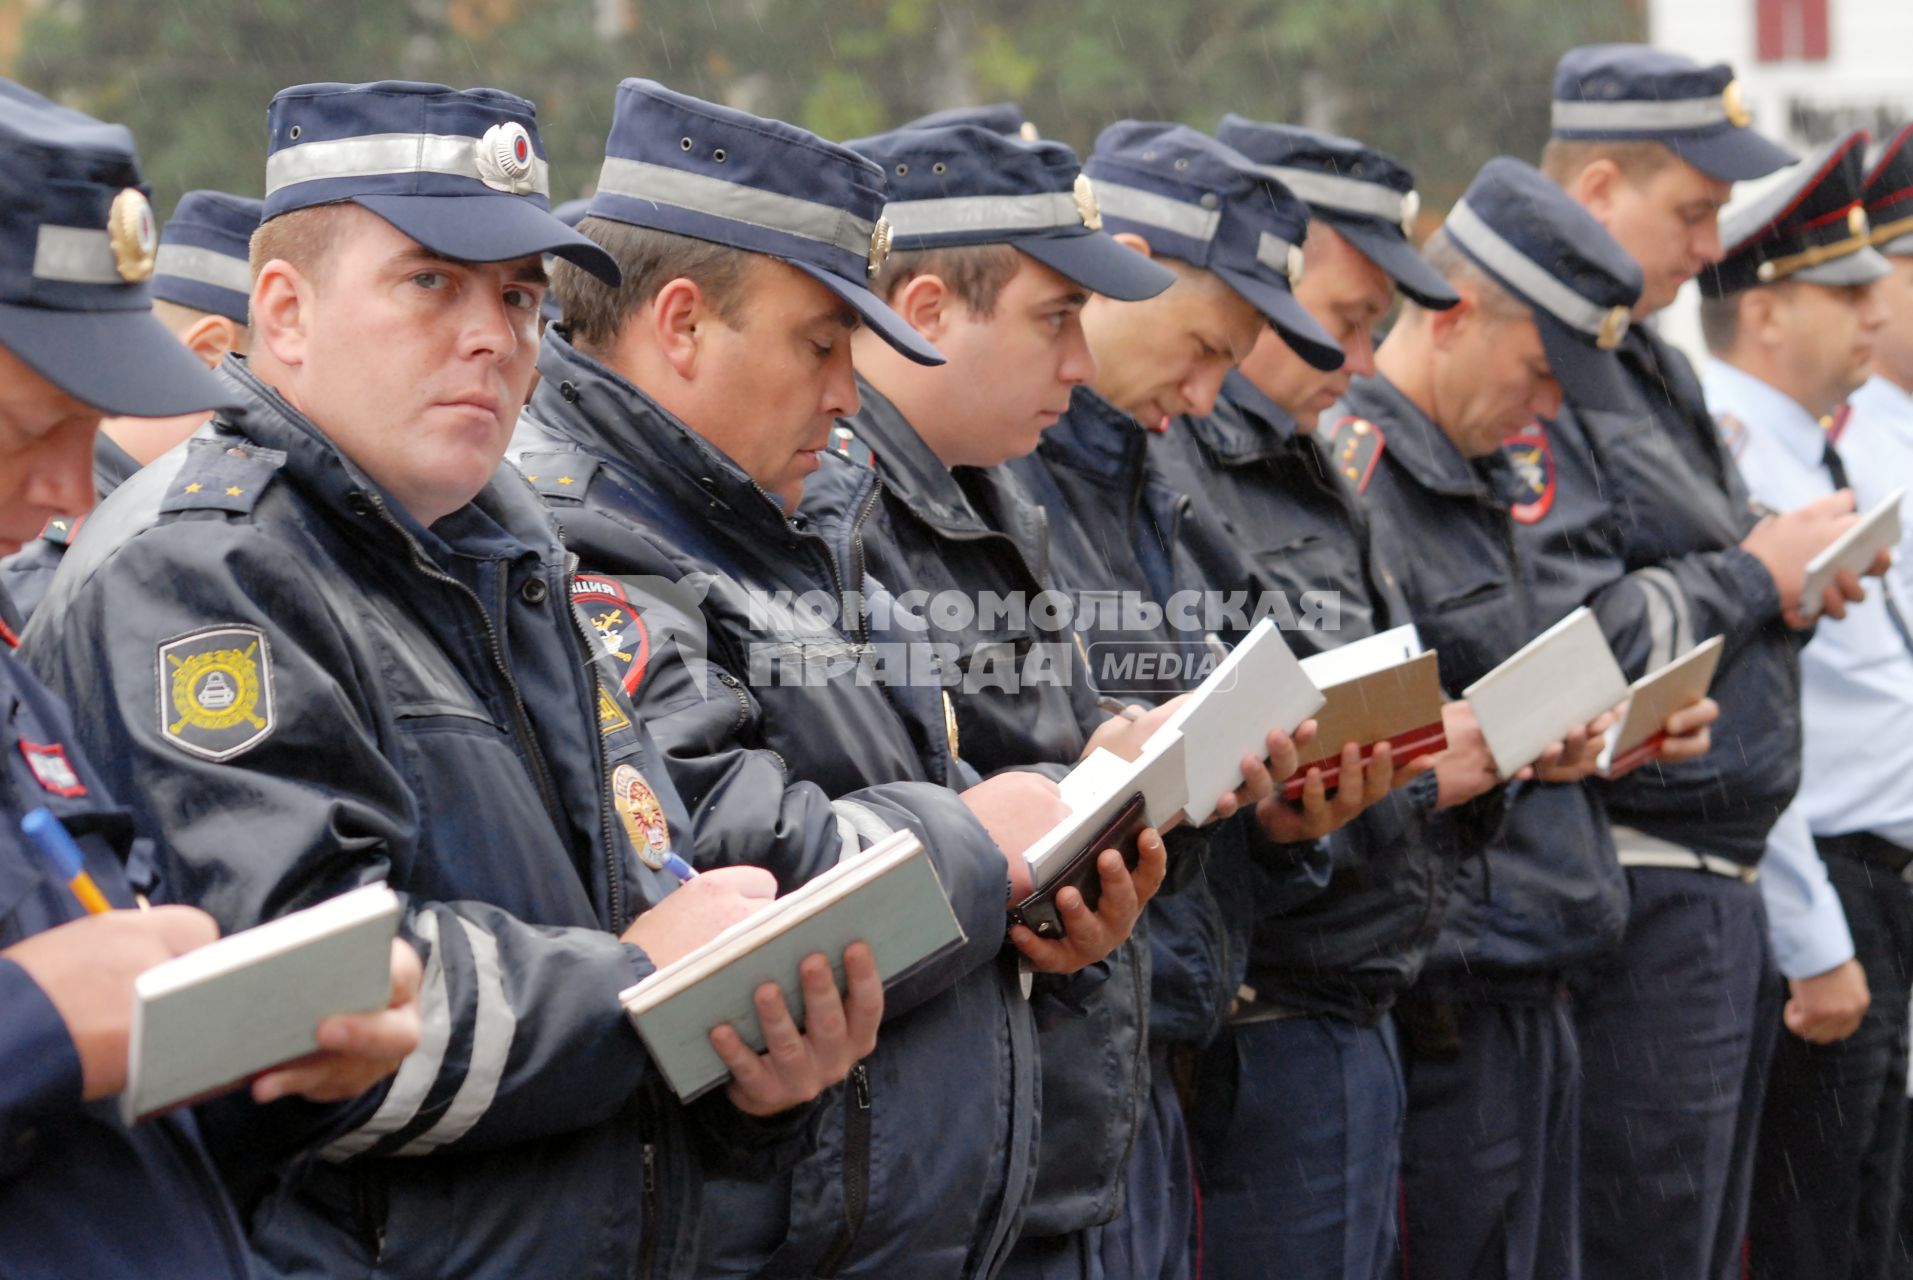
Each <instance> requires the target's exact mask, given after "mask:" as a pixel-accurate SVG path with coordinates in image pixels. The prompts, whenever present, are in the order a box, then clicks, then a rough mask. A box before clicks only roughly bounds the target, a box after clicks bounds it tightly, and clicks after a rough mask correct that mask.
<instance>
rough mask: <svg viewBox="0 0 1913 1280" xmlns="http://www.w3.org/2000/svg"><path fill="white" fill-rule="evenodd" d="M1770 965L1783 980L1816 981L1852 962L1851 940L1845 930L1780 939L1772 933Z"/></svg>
mask: <svg viewBox="0 0 1913 1280" xmlns="http://www.w3.org/2000/svg"><path fill="white" fill-rule="evenodd" d="M1773 945H1774V964H1775V965H1776V966H1777V967H1778V968H1779V969H1780V973H1781V975H1782V976H1783V977H1787V978H1793V979H1796V980H1797V979H1800V978H1817V977H1819V976H1820V975H1821V974H1823V973H1829V972H1831V971H1832V970H1834V969H1838V968H1839V967H1840V966H1841V965H1843V964H1845V963H1846V962H1847V961H1849V960H1851V959H1853V939H1852V937H1850V936H1849V935H1848V933H1847V931H1846V930H1845V929H1840V930H1838V931H1837V932H1835V931H1833V930H1826V931H1822V932H1819V933H1817V934H1809V935H1808V936H1806V937H1800V938H1783V937H1781V936H1780V933H1779V931H1778V930H1775V931H1774V937H1773Z"/></svg>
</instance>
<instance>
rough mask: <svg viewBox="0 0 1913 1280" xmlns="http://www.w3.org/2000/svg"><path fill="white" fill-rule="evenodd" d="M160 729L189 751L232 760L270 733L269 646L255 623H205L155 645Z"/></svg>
mask: <svg viewBox="0 0 1913 1280" xmlns="http://www.w3.org/2000/svg"><path fill="white" fill-rule="evenodd" d="M157 663H158V680H159V730H160V734H161V736H162V737H164V738H165V739H166V740H167V741H168V742H170V743H172V744H173V745H174V746H176V747H178V748H179V749H180V750H181V751H184V752H186V754H188V755H194V756H198V757H200V758H201V759H204V760H230V759H232V758H233V757H234V756H237V755H239V754H241V753H242V752H245V751H249V750H251V749H252V748H253V747H256V746H258V745H259V744H260V743H261V742H264V741H265V740H266V738H267V737H268V736H269V735H270V734H271V733H272V730H273V725H274V723H275V720H274V716H273V690H272V646H271V645H270V644H269V643H268V642H267V640H266V633H265V632H263V631H261V630H260V629H259V628H258V627H251V626H244V625H233V626H223V627H206V628H203V629H201V630H199V631H191V632H188V633H187V634H185V635H183V636H177V637H175V638H174V639H171V640H168V641H166V642H164V643H163V644H161V645H160V646H159V655H158V659H157Z"/></svg>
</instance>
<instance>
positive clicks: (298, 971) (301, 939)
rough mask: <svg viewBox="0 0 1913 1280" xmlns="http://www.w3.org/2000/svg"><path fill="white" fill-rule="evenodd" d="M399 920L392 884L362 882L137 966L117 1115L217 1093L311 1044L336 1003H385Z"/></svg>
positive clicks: (360, 1006)
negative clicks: (139, 970)
mask: <svg viewBox="0 0 1913 1280" xmlns="http://www.w3.org/2000/svg"><path fill="white" fill-rule="evenodd" d="M398 920H399V899H398V895H397V894H395V893H393V892H392V891H391V890H390V889H388V888H386V887H385V886H384V885H383V884H369V885H366V886H364V887H363V888H359V889H354V890H352V891H351V892H349V893H342V894H340V895H339V896H338V897H336V898H331V899H328V900H327V901H325V902H321V903H319V904H318V905H316V906H311V907H307V908H306V909H305V910H303V911H295V912H293V913H291V914H290V915H285V916H281V917H279V918H278V919H277V920H271V921H268V922H267V923H265V924H262V925H259V926H257V927H256V928H252V929H247V930H244V931H243V932H240V933H235V934H232V935H231V936H229V937H225V938H221V939H220V940H219V941H217V942H214V943H212V944H210V945H208V946H204V947H201V948H199V949H198V950H197V951H189V952H187V953H186V954H185V955H183V956H178V957H175V958H174V959H172V960H168V961H166V962H165V963H164V964H159V965H155V966H153V967H152V968H151V969H148V970H147V971H146V972H145V973H142V974H141V975H140V976H139V977H138V978H137V979H135V980H134V983H133V1036H132V1043H131V1046H130V1049H129V1053H128V1061H127V1077H126V1091H125V1092H124V1093H122V1094H121V1095H120V1115H121V1116H122V1117H123V1118H124V1119H125V1120H126V1122H127V1123H128V1124H131V1123H133V1122H134V1121H135V1120H141V1119H144V1118H146V1117H147V1116H151V1115H156V1114H158V1113H159V1112H161V1111H166V1110H169V1109H171V1108H173V1107H176V1106H179V1105H181V1104H182V1103H186V1102H194V1101H197V1100H199V1099H201V1098H207V1097H212V1096H214V1095H216V1094H219V1093H223V1092H225V1091H226V1090H227V1089H229V1088H232V1087H233V1086H235V1085H238V1084H242V1083H244V1082H245V1081H247V1080H249V1079H251V1078H252V1077H254V1076H256V1075H259V1074H261V1073H262V1072H265V1071H269V1070H271V1069H272V1068H273V1067H277V1066H280V1065H281V1064H283V1063H287V1062H291V1061H292V1060H293V1059H295V1058H303V1057H304V1056H306V1055H307V1054H309V1053H312V1052H315V1051H316V1050H317V1049H318V1047H319V1042H318V1040H317V1039H316V1038H315V1033H316V1032H317V1030H318V1027H319V1024H320V1023H321V1022H323V1021H324V1020H325V1019H326V1018H328V1017H331V1016H332V1015H333V1014H335V1013H359V1012H363V1011H366V1010H370V1009H382V1008H384V1007H385V1005H386V1004H387V1003H388V1002H389V1001H390V1000H391V995H392V938H393V936H394V935H395V934H396V932H397V930H398Z"/></svg>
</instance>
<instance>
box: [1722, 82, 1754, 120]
mask: <svg viewBox="0 0 1913 1280" xmlns="http://www.w3.org/2000/svg"><path fill="white" fill-rule="evenodd" d="M1720 109H1721V110H1722V111H1725V112H1726V113H1727V119H1728V120H1730V121H1732V122H1733V124H1734V125H1735V127H1737V128H1741V129H1745V128H1746V127H1747V126H1748V125H1750V124H1752V123H1753V122H1754V113H1753V112H1751V111H1749V110H1747V104H1746V103H1745V102H1743V101H1742V100H1741V96H1740V81H1738V80H1729V81H1728V82H1727V87H1726V88H1725V89H1722V90H1721V91H1720Z"/></svg>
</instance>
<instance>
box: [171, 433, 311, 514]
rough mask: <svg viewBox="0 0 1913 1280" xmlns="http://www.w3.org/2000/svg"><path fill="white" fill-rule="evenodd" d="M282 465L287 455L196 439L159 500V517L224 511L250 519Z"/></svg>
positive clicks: (228, 439) (224, 441)
mask: <svg viewBox="0 0 1913 1280" xmlns="http://www.w3.org/2000/svg"><path fill="white" fill-rule="evenodd" d="M285 461H286V455H285V454H284V453H281V452H280V451H279V450H277V449H260V448H256V447H255V446H253V445H250V444H244V443H235V442H234V441H233V440H232V438H231V437H225V438H221V437H218V436H213V437H201V438H196V439H194V440H193V441H192V442H191V444H190V445H189V447H188V448H187V451H186V461H185V462H183V463H181V464H180V467H179V472H178V473H177V474H176V475H174V477H173V479H172V483H171V485H170V486H169V487H168V488H167V490H166V496H165V497H164V498H163V499H161V500H160V504H159V511H160V514H161V515H167V514H169V513H172V512H176V511H226V512H230V513H231V514H233V515H240V516H243V515H249V514H251V512H252V509H253V508H254V507H255V506H257V505H258V504H259V499H260V497H261V495H263V494H264V493H265V491H266V486H267V485H269V484H271V483H272V478H273V476H274V475H276V474H278V471H279V468H280V467H282V466H284V465H285Z"/></svg>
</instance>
